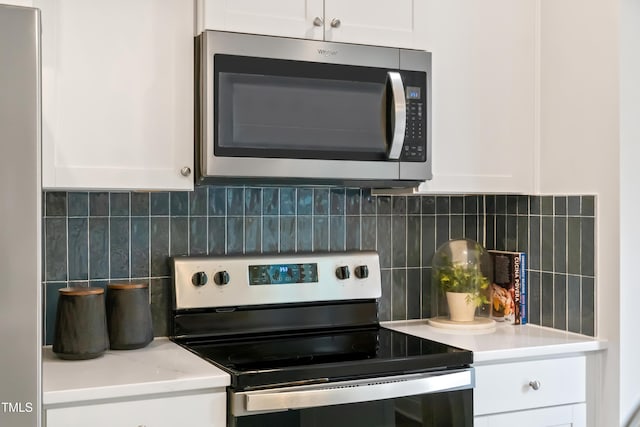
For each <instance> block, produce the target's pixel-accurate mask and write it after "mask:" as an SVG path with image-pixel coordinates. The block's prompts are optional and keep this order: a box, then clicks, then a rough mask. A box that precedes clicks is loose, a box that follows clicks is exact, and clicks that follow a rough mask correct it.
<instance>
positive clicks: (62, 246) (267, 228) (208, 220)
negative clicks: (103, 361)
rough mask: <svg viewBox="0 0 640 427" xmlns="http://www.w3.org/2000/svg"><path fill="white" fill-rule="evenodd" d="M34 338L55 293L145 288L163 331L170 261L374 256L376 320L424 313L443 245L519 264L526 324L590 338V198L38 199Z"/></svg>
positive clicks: (235, 194) (292, 194) (208, 192)
mask: <svg viewBox="0 0 640 427" xmlns="http://www.w3.org/2000/svg"><path fill="white" fill-rule="evenodd" d="M43 225H44V226H43V233H44V244H43V251H44V257H43V260H44V268H43V272H44V273H43V274H44V278H43V296H44V315H43V319H44V330H45V331H46V333H45V343H46V344H51V341H52V334H53V321H54V318H55V309H56V304H57V295H58V292H57V291H58V289H59V288H61V287H66V286H102V287H105V286H106V284H107V283H109V282H113V281H130V280H135V281H144V282H147V283H149V285H150V286H149V288H150V301H151V307H152V316H153V324H154V333H155V335H156V336H164V335H167V333H168V326H167V325H168V323H167V320H168V315H169V309H170V307H169V304H170V301H171V294H170V292H171V289H170V277H169V275H170V272H169V265H168V262H167V260H168V258H169V257H170V256H174V255H187V254H190V255H203V254H215V255H222V254H240V253H277V252H310V251H314V252H326V251H344V250H361V249H362V250H370V249H373V250H377V251H378V253H379V256H380V262H381V267H382V279H383V295H382V298H381V300H380V317H381V320H403V319H414V318H426V317H430V316H432V315H434V314H435V313H434V312H433V311H434V304H433V299H434V297H433V295H437V294H434V293H433V292H432V289H431V257H432V255H433V253H434V252H435V250H436V248H437V247H438V246H439V245H440V244H442V243H444V242H446V241H447V240H448V239H451V238H460V237H467V238H471V239H474V240H478V241H479V242H484V243H485V246H486V247H487V248H489V249H502V250H519V251H526V252H527V253H528V254H529V271H528V273H529V283H530V285H529V306H530V314H529V319H530V322H531V323H535V324H540V325H544V326H550V327H553V328H556V329H562V330H568V331H573V332H580V333H583V334H587V335H594V334H595V317H594V313H595V277H594V265H595V197H594V196H518V195H470V196H461V195H451V196H449V195H437V196H410V197H406V196H372V195H371V191H370V190H368V189H359V188H335V187H332V188H327V187H317V188H310V187H281V188H277V187H255V186H245V187H238V186H225V187H220V186H202V187H197V188H196V190H195V191H193V192H154V193H141V192H111V193H107V192H89V193H87V192H47V193H45V194H44V203H43Z"/></svg>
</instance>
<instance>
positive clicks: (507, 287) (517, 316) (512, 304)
mask: <svg viewBox="0 0 640 427" xmlns="http://www.w3.org/2000/svg"><path fill="white" fill-rule="evenodd" d="M489 254H491V260H492V262H493V283H492V284H491V299H490V300H491V318H492V319H494V320H497V321H503V322H508V323H511V324H513V325H524V324H526V323H527V254H526V253H525V252H510V251H495V250H490V251H489Z"/></svg>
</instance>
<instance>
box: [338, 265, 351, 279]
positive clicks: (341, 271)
mask: <svg viewBox="0 0 640 427" xmlns="http://www.w3.org/2000/svg"><path fill="white" fill-rule="evenodd" d="M350 275H351V274H350V273H349V267H348V266H346V265H341V266H340V267H338V268H336V277H337V278H338V279H340V280H345V279H348V278H349V276H350Z"/></svg>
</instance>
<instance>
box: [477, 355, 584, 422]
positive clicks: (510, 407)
mask: <svg viewBox="0 0 640 427" xmlns="http://www.w3.org/2000/svg"><path fill="white" fill-rule="evenodd" d="M585 363H586V361H585V357H584V356H579V357H568V358H562V359H548V360H536V361H527V362H513V363H501V364H496V365H484V366H476V367H475V373H476V387H475V390H474V393H473V405H474V411H473V413H474V415H476V416H477V415H484V414H494V413H499V412H507V411H517V410H522V409H531V408H539V407H545V406H555V405H565V404H569V403H580V402H584V401H585V400H586V385H585V381H586V378H585V375H586V370H585ZM536 387H537V390H536V389H535V388H536Z"/></svg>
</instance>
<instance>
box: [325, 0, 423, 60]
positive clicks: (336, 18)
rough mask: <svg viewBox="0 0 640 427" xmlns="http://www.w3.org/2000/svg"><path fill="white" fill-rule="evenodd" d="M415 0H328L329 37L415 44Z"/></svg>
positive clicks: (354, 40) (402, 45) (369, 41)
mask: <svg viewBox="0 0 640 427" xmlns="http://www.w3.org/2000/svg"><path fill="white" fill-rule="evenodd" d="M414 3H416V1H415V0H394V1H389V0H348V1H345V0H325V1H324V16H325V20H324V21H325V40H327V41H336V42H346V43H358V44H368V45H378V46H395V47H406V48H412V47H414V25H415V22H414V21H415V19H416V17H415V16H414ZM419 18H420V19H423V18H424V17H422V16H421V17H419Z"/></svg>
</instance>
